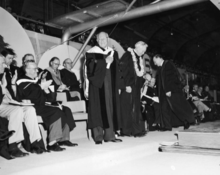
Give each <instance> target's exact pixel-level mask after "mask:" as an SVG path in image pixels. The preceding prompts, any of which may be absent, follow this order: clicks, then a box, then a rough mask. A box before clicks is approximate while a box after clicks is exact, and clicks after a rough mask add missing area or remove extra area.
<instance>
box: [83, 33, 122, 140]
mask: <svg viewBox="0 0 220 175" xmlns="http://www.w3.org/2000/svg"><path fill="white" fill-rule="evenodd" d="M97 41H98V45H99V46H94V47H93V48H91V49H90V50H89V51H87V53H86V72H87V78H88V81H89V92H88V96H89V106H88V128H89V129H92V131H93V138H94V141H95V143H96V144H101V143H102V141H103V140H104V141H105V142H109V141H111V142H121V141H122V140H120V139H116V138H115V132H114V131H115V130H116V127H117V126H116V124H119V122H118V111H117V104H118V101H117V95H118V91H117V90H116V86H115V78H116V77H115V76H116V71H115V70H114V69H115V62H114V61H115V59H117V52H115V51H114V50H113V49H112V48H110V47H108V46H107V44H108V35H107V33H104V32H101V33H99V34H98V36H97ZM114 121H116V123H115V122H114Z"/></svg>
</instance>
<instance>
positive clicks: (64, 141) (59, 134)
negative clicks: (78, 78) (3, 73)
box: [17, 62, 77, 151]
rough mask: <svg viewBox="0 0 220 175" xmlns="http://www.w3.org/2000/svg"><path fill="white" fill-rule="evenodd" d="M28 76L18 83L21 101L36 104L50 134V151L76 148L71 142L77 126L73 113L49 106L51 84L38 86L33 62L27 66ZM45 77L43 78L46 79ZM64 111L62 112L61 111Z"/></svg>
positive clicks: (63, 108)
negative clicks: (71, 135) (72, 133)
mask: <svg viewBox="0 0 220 175" xmlns="http://www.w3.org/2000/svg"><path fill="white" fill-rule="evenodd" d="M25 72H26V75H25V76H24V77H22V78H21V79H20V80H18V81H17V85H18V95H19V98H20V99H26V100H30V101H31V103H33V104H34V108H35V109H36V113H37V115H39V116H41V117H42V119H43V122H44V125H45V127H46V129H47V130H48V132H49V134H48V137H49V144H48V146H47V149H48V150H51V151H63V150H65V149H64V148H61V147H60V146H62V145H63V146H76V145H77V144H73V143H71V142H70V141H69V139H70V131H71V130H73V128H74V127H75V126H76V125H75V122H74V119H73V116H72V113H71V111H70V109H69V108H68V107H64V106H62V107H61V106H58V107H54V106H47V105H46V102H47V101H48V99H49V98H50V91H49V89H48V87H49V84H48V85H47V86H45V83H46V82H45V81H46V80H45V79H43V80H41V82H40V84H38V79H36V78H37V72H38V69H37V66H36V64H35V63H33V62H28V63H26V64H25ZM44 76H45V75H43V76H42V77H44ZM60 108H61V109H62V110H61V109H60Z"/></svg>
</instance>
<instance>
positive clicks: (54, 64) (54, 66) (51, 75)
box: [43, 57, 74, 101]
mask: <svg viewBox="0 0 220 175" xmlns="http://www.w3.org/2000/svg"><path fill="white" fill-rule="evenodd" d="M59 66H60V59H59V58H57V57H53V58H51V60H50V61H49V67H48V68H46V69H45V70H44V73H43V74H45V75H46V80H53V81H52V84H51V85H53V86H54V92H66V96H67V101H72V100H74V99H72V97H71V94H70V86H68V85H66V84H65V83H64V82H63V81H62V79H61V72H60V70H59V69H58V68H59Z"/></svg>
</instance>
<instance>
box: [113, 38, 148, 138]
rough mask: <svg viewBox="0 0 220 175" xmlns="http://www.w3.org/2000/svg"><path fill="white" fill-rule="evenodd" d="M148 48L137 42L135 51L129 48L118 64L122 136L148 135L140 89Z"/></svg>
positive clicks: (141, 42)
mask: <svg viewBox="0 0 220 175" xmlns="http://www.w3.org/2000/svg"><path fill="white" fill-rule="evenodd" d="M147 46H148V45H147V44H146V43H144V42H143V41H139V42H137V43H136V44H135V48H134V49H133V48H128V50H127V52H125V54H124V55H123V56H122V57H121V59H120V61H119V64H118V65H119V68H118V82H117V84H118V87H119V89H120V92H121V94H120V103H121V104H120V105H121V108H120V109H121V117H122V127H121V135H122V136H134V137H142V136H144V135H145V134H146V131H145V126H144V120H143V118H142V115H141V104H140V89H141V87H142V83H143V75H144V73H145V63H144V59H143V58H142V56H143V55H144V53H145V52H146V50H147Z"/></svg>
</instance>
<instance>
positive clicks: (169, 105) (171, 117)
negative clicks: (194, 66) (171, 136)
mask: <svg viewBox="0 0 220 175" xmlns="http://www.w3.org/2000/svg"><path fill="white" fill-rule="evenodd" d="M153 62H154V64H155V65H156V66H158V67H159V69H158V72H157V78H158V80H157V83H158V96H159V101H160V103H159V104H160V111H161V120H160V126H161V128H163V130H172V127H177V126H184V129H188V128H189V126H190V124H191V123H194V122H195V118H194V115H193V110H192V108H191V106H190V104H189V103H188V102H187V100H186V98H185V96H184V94H183V91H182V84H181V81H180V73H179V72H178V70H177V68H176V67H175V66H174V65H173V63H172V62H171V61H167V60H166V61H165V60H164V59H163V57H162V56H161V55H159V54H157V55H155V56H154V57H153Z"/></svg>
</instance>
